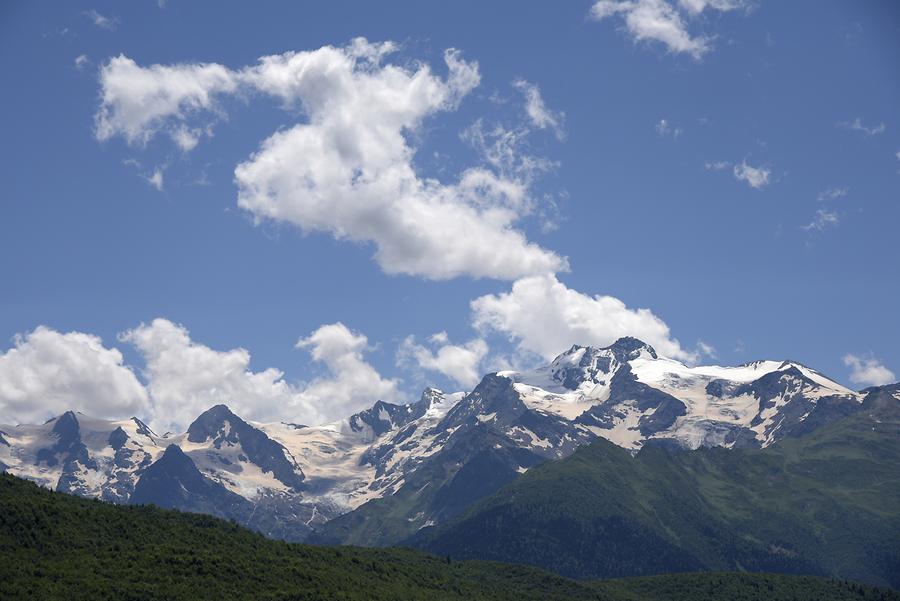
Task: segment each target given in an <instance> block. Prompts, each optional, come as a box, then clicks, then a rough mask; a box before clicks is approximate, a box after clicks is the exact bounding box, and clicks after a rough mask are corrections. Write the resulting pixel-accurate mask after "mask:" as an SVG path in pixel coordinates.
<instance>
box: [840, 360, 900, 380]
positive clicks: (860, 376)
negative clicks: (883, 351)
mask: <svg viewBox="0 0 900 601" xmlns="http://www.w3.org/2000/svg"><path fill="white" fill-rule="evenodd" d="M844 365H846V366H847V367H849V368H850V381H851V382H853V383H854V384H856V385H858V386H883V385H885V384H891V383H893V382H896V381H897V376H896V375H894V372H892V371H891V370H889V369H888V368H887V367H885V366H884V365H882V363H881V362H880V361H879V360H878V359H875V358H874V357H858V356H856V355H852V354H849V353H848V354H846V355H844Z"/></svg>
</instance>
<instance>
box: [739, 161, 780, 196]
mask: <svg viewBox="0 0 900 601" xmlns="http://www.w3.org/2000/svg"><path fill="white" fill-rule="evenodd" d="M733 172H734V177H735V179H737V180H738V181H742V182H745V183H746V184H747V185H748V186H750V187H751V188H754V189H756V190H761V189H763V188H765V187H766V186H768V185H769V183H770V181H771V177H772V172H771V170H769V169H767V168H765V167H753V166H751V165H748V164H747V162H746V161H742V162H741V163H740V164H739V165H735V166H734V169H733Z"/></svg>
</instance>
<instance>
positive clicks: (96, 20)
mask: <svg viewBox="0 0 900 601" xmlns="http://www.w3.org/2000/svg"><path fill="white" fill-rule="evenodd" d="M84 14H85V16H87V17H88V18H89V19H90V20H91V22H92V23H93V24H94V26H95V27H99V28H100V29H106V30H108V31H115V29H116V28H117V27H118V26H119V18H118V17H107V16H106V15H101V14H100V13H98V12H97V11H96V10H94V9H91V10H89V11H87V12H85V13H84Z"/></svg>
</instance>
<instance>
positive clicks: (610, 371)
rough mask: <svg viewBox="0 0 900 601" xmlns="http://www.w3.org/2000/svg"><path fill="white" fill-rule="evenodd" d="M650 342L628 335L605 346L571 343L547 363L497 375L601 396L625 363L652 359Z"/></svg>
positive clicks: (542, 387) (554, 388)
mask: <svg viewBox="0 0 900 601" xmlns="http://www.w3.org/2000/svg"><path fill="white" fill-rule="evenodd" d="M656 359H658V355H657V354H656V351H655V350H654V349H653V347H652V346H650V345H649V344H646V343H644V342H642V341H640V340H638V339H637V338H632V337H630V336H628V337H624V338H619V339H618V340H616V341H615V342H614V343H613V344H611V345H609V346H606V347H595V346H580V345H577V344H576V345H573V346H572V347H571V348H570V349H569V350H567V351H565V352H564V353H562V354H560V355H558V356H557V357H556V358H555V359H553V361H551V362H550V363H549V364H548V365H545V366H542V367H538V368H537V369H534V370H531V371H527V372H514V371H502V372H498V374H497V375H500V376H503V377H507V378H510V379H511V380H513V381H514V382H517V383H520V384H524V385H528V386H533V387H536V388H541V389H543V390H547V391H551V392H559V393H564V392H565V391H578V392H579V393H581V394H582V395H586V396H589V397H592V398H603V397H604V396H605V392H606V390H607V389H608V386H609V382H610V380H611V378H612V376H613V375H615V373H616V371H618V369H619V368H620V367H621V366H622V365H623V364H625V363H628V362H631V361H637V360H656Z"/></svg>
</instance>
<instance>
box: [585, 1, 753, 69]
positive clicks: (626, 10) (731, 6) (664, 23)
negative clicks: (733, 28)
mask: <svg viewBox="0 0 900 601" xmlns="http://www.w3.org/2000/svg"><path fill="white" fill-rule="evenodd" d="M744 6H746V3H745V2H740V1H728V0H680V1H679V2H678V4H677V5H673V4H670V3H669V2H667V1H666V0H598V1H597V2H595V3H594V4H593V6H592V7H591V12H590V14H591V16H592V17H593V18H594V19H596V20H598V21H600V20H603V19H606V18H610V17H613V16H616V15H621V16H622V18H623V19H624V20H625V29H626V30H627V31H628V33H629V34H630V35H631V37H632V38H633V39H634V40H635V41H637V42H643V41H651V40H652V41H657V42H661V43H662V44H664V45H665V46H666V48H667V49H668V50H669V52H671V53H673V54H679V53H684V54H688V55H690V56H692V57H693V58H695V59H699V58H701V57H702V56H703V55H704V54H706V53H707V52H709V50H710V49H711V45H710V44H711V39H710V38H709V37H708V36H704V35H697V36H692V35H691V33H690V32H689V31H688V26H687V23H686V22H685V19H684V16H687V17H689V18H690V17H697V16H699V15H700V14H701V13H702V12H703V11H704V10H706V9H707V8H710V9H713V10H718V11H730V10H735V9H738V8H742V7H744ZM682 13H684V15H683V14H682Z"/></svg>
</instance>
